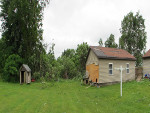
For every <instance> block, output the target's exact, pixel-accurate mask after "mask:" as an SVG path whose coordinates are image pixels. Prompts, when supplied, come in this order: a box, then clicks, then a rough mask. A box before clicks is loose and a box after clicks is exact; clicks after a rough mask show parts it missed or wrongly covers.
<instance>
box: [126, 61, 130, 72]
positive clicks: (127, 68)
mask: <svg viewBox="0 0 150 113" xmlns="http://www.w3.org/2000/svg"><path fill="white" fill-rule="evenodd" d="M127 65H128V67H127ZM127 70H129V73H128V71H127ZM126 74H130V64H129V63H126Z"/></svg>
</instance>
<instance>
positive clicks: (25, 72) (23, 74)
mask: <svg viewBox="0 0 150 113" xmlns="http://www.w3.org/2000/svg"><path fill="white" fill-rule="evenodd" d="M30 82H31V69H30V68H29V66H28V65H26V64H23V65H22V66H21V67H20V84H23V83H26V84H28V83H30Z"/></svg>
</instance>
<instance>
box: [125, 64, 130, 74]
mask: <svg viewBox="0 0 150 113" xmlns="http://www.w3.org/2000/svg"><path fill="white" fill-rule="evenodd" d="M126 70H127V73H129V72H130V71H129V63H127V68H126Z"/></svg>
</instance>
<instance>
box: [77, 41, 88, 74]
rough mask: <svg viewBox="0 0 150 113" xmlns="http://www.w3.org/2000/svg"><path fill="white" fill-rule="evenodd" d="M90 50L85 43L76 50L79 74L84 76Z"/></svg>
mask: <svg viewBox="0 0 150 113" xmlns="http://www.w3.org/2000/svg"><path fill="white" fill-rule="evenodd" d="M88 50H89V45H88V44H87V42H83V43H82V44H78V46H77V50H76V60H75V61H76V66H77V67H78V70H79V72H81V73H82V74H83V73H84V71H85V64H86V58H87V54H88Z"/></svg>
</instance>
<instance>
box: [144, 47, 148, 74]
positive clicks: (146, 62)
mask: <svg viewBox="0 0 150 113" xmlns="http://www.w3.org/2000/svg"><path fill="white" fill-rule="evenodd" d="M145 74H150V49H149V50H148V51H147V52H146V53H145V55H144V56H143V76H145Z"/></svg>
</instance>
